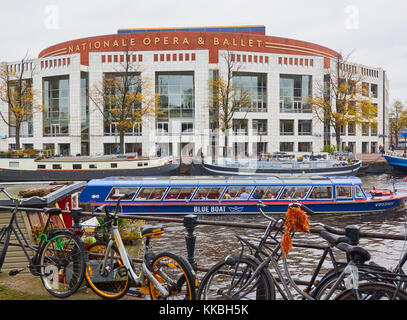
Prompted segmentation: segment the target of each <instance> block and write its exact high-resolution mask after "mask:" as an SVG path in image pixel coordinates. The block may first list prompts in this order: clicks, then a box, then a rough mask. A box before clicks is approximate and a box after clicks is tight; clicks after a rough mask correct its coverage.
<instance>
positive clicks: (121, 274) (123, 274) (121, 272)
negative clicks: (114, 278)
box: [116, 266, 127, 277]
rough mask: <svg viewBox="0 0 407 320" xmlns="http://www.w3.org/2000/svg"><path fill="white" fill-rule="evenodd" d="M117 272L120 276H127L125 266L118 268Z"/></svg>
mask: <svg viewBox="0 0 407 320" xmlns="http://www.w3.org/2000/svg"><path fill="white" fill-rule="evenodd" d="M116 271H117V273H118V274H119V276H120V277H125V276H127V268H126V267H125V266H122V267H120V268H118V269H117V270H116Z"/></svg>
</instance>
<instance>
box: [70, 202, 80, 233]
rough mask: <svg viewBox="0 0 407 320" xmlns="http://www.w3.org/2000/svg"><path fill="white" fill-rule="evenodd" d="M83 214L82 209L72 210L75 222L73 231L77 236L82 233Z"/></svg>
mask: <svg viewBox="0 0 407 320" xmlns="http://www.w3.org/2000/svg"><path fill="white" fill-rule="evenodd" d="M81 213H82V208H75V209H72V210H71V217H72V220H73V225H72V230H73V231H74V233H75V234H81V233H82V226H81V224H80V221H81Z"/></svg>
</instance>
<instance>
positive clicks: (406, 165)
mask: <svg viewBox="0 0 407 320" xmlns="http://www.w3.org/2000/svg"><path fill="white" fill-rule="evenodd" d="M384 158H385V159H386V161H387V163H388V164H389V165H391V166H392V167H393V168H394V169H395V170H397V171H403V172H407V158H403V157H394V156H388V155H385V156H384Z"/></svg>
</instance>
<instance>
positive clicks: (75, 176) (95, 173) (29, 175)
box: [0, 163, 179, 182]
mask: <svg viewBox="0 0 407 320" xmlns="http://www.w3.org/2000/svg"><path fill="white" fill-rule="evenodd" d="M178 173H179V164H178V163H171V164H167V165H163V166H157V167H146V168H138V169H110V170H103V169H102V170H97V169H93V170H13V169H0V181H13V182H14V181H66V180H73V181H88V180H91V179H103V178H105V177H112V176H175V175H178Z"/></svg>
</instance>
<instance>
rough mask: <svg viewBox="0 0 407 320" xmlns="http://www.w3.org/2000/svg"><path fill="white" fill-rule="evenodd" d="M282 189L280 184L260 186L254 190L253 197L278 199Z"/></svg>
mask: <svg viewBox="0 0 407 320" xmlns="http://www.w3.org/2000/svg"><path fill="white" fill-rule="evenodd" d="M280 190H281V187H279V186H258V187H256V190H254V192H253V195H252V197H251V199H259V200H260V199H268V200H274V199H277V196H278V193H279V192H280Z"/></svg>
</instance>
